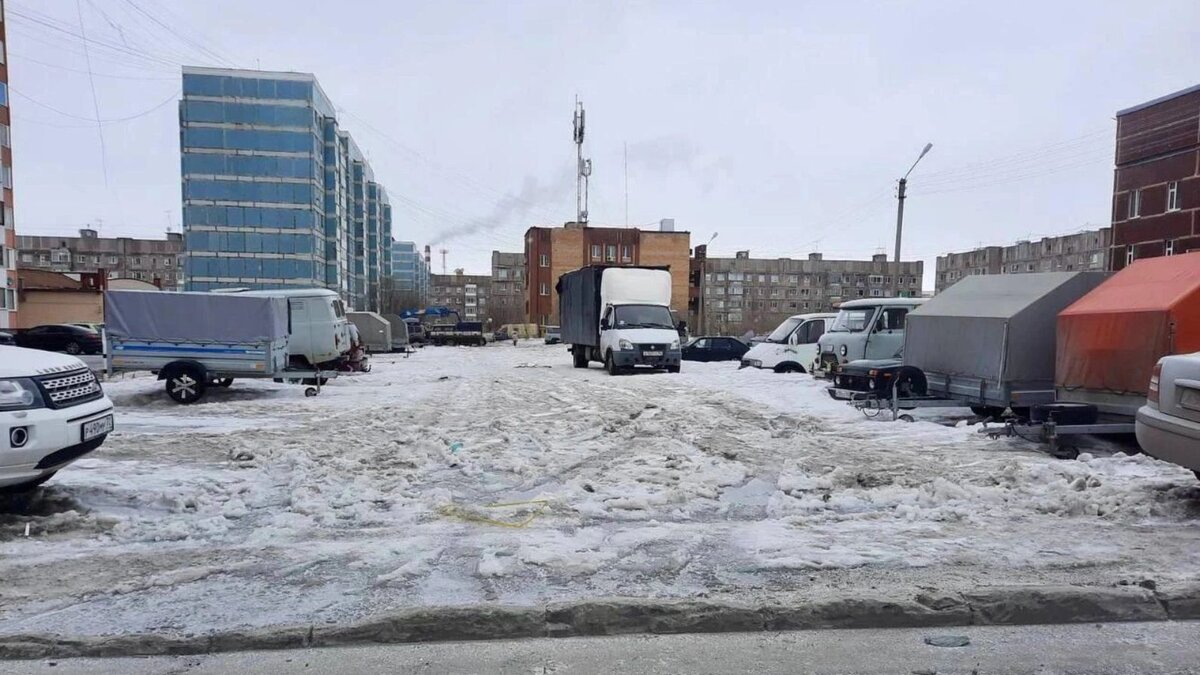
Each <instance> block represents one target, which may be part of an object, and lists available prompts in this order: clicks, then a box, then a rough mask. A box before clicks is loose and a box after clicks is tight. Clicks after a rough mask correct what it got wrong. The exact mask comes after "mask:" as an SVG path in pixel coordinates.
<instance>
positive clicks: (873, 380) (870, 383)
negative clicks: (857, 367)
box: [867, 377, 875, 389]
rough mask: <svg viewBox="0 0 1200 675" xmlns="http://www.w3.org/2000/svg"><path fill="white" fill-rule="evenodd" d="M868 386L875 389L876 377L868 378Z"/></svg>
mask: <svg viewBox="0 0 1200 675" xmlns="http://www.w3.org/2000/svg"><path fill="white" fill-rule="evenodd" d="M867 386H868V387H870V388H871V389H874V388H875V378H873V377H872V378H871V379H869V380H867Z"/></svg>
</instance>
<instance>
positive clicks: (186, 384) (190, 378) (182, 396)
mask: <svg viewBox="0 0 1200 675" xmlns="http://www.w3.org/2000/svg"><path fill="white" fill-rule="evenodd" d="M206 388H207V379H206V378H204V377H203V376H201V375H200V373H198V372H196V369H195V368H183V369H180V370H177V371H175V372H174V373H172V374H171V375H170V376H169V377H167V396H170V397H171V400H172V401H175V402H176V403H179V404H182V405H189V404H191V403H195V402H196V401H199V400H200V399H201V398H203V397H204V390H205V389H206Z"/></svg>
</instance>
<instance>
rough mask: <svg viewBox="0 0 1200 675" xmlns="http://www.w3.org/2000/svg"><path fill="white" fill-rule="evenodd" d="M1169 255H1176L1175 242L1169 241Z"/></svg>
mask: <svg viewBox="0 0 1200 675" xmlns="http://www.w3.org/2000/svg"><path fill="white" fill-rule="evenodd" d="M1167 255H1175V240H1174V239H1169V240H1167Z"/></svg>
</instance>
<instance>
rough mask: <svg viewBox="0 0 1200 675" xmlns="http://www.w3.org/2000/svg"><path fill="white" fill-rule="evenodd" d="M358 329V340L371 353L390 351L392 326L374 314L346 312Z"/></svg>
mask: <svg viewBox="0 0 1200 675" xmlns="http://www.w3.org/2000/svg"><path fill="white" fill-rule="evenodd" d="M346 318H347V319H349V320H350V323H352V324H354V325H355V327H357V328H358V339H359V341H361V342H362V344H364V345H366V346H367V348H368V349H369V350H371V351H373V352H390V351H392V324H391V322H390V321H388V320H387V319H385V318H384V317H383V316H381V315H379V314H376V313H375V312H346Z"/></svg>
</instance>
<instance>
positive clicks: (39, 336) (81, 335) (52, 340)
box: [15, 323, 104, 354]
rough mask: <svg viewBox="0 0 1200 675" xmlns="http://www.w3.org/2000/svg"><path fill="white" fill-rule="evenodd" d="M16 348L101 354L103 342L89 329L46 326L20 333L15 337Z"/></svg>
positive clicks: (56, 325) (67, 325)
mask: <svg viewBox="0 0 1200 675" xmlns="http://www.w3.org/2000/svg"><path fill="white" fill-rule="evenodd" d="M15 340H16V344H17V346H18V347H25V348H27V349H40V350H42V351H47V352H66V353H68V354H101V353H103V352H104V340H103V338H101V337H100V334H99V333H97V332H96V331H94V330H92V329H90V328H81V327H79V326H75V325H72V324H66V323H63V324H46V325H43V326H34V327H33V328H30V329H29V330H24V331H21V332H20V333H17V334H16V336H15Z"/></svg>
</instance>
